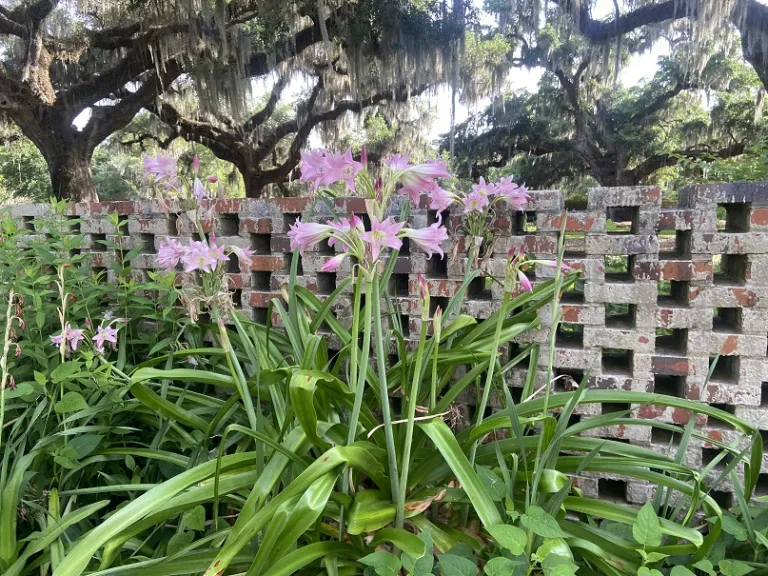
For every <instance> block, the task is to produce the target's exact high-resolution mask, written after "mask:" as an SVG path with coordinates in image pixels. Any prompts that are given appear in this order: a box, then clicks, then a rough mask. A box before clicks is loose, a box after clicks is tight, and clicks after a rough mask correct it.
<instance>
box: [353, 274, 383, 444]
mask: <svg viewBox="0 0 768 576" xmlns="http://www.w3.org/2000/svg"><path fill="white" fill-rule="evenodd" d="M358 274H360V278H359V279H358V282H360V280H361V279H362V272H358ZM374 284H376V282H375V280H374V279H373V278H370V277H368V278H366V281H365V295H366V298H365V311H364V312H363V318H364V321H365V323H364V324H363V351H362V353H361V354H360V363H359V365H358V366H357V375H356V377H357V380H356V381H355V402H354V404H353V405H352V414H351V415H350V417H349V432H348V434H347V445H349V444H352V443H353V442H354V441H355V436H356V435H357V423H358V422H359V421H360V410H361V408H362V407H363V394H364V393H365V374H366V372H367V370H368V355H369V354H368V353H369V351H370V348H371V319H372V316H373V314H372V308H373V302H372V298H371V293H372V286H373V285H374ZM355 291H356V292H357V295H356V298H357V302H356V304H357V306H358V307H359V305H360V294H359V289H358V288H356V289H355ZM357 316H358V312H357V308H355V309H354V310H353V320H352V322H353V325H352V339H351V340H350V342H349V345H350V346H352V349H353V350H355V348H357V330H359V329H360V327H359V321H358V320H357ZM355 322H357V323H358V326H357V327H355V324H354V323H355ZM356 357H357V350H355V351H354V356H351V358H350V362H351V363H352V366H351V367H350V376H353V375H354V374H355V371H354V369H355V366H354V363H355V360H356Z"/></svg>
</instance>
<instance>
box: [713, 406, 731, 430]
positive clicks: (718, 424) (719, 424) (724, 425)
mask: <svg viewBox="0 0 768 576" xmlns="http://www.w3.org/2000/svg"><path fill="white" fill-rule="evenodd" d="M710 406H711V407H712V408H717V409H718V410H722V411H723V412H727V413H728V414H736V406H731V405H730V404H710ZM707 426H709V427H710V428H717V429H719V430H733V429H734V428H733V426H732V425H731V424H729V423H728V422H725V421H723V420H720V419H719V418H715V417H713V416H707Z"/></svg>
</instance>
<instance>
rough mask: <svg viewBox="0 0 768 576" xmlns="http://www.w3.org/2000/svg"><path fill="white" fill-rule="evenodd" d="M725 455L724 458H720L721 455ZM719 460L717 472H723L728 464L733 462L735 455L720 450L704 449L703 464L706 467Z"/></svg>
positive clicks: (702, 454) (702, 453) (702, 452)
mask: <svg viewBox="0 0 768 576" xmlns="http://www.w3.org/2000/svg"><path fill="white" fill-rule="evenodd" d="M721 453H723V457H722V458H720V454H721ZM716 460H717V464H715V469H716V470H722V469H723V468H725V467H726V466H728V464H730V463H731V462H732V461H733V455H732V454H731V453H729V452H727V451H724V450H721V449H720V448H702V449H701V463H702V464H703V465H704V466H708V465H709V464H711V463H712V462H715V461H716Z"/></svg>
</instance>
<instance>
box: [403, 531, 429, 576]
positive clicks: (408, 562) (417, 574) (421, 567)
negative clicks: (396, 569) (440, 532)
mask: <svg viewBox="0 0 768 576" xmlns="http://www.w3.org/2000/svg"><path fill="white" fill-rule="evenodd" d="M417 536H418V538H419V539H420V540H421V541H422V542H424V555H423V556H420V557H419V558H414V557H413V556H411V555H410V554H406V553H405V552H403V553H402V555H401V556H400V560H402V562H403V568H405V570H406V571H407V572H408V573H409V574H413V575H414V576H425V575H427V574H431V573H432V568H434V565H435V556H434V544H433V543H432V532H431V531H430V530H429V529H427V530H422V531H421V532H419V533H418V534H417Z"/></svg>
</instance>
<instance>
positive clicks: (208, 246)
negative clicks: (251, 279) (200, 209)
mask: <svg viewBox="0 0 768 576" xmlns="http://www.w3.org/2000/svg"><path fill="white" fill-rule="evenodd" d="M230 254H235V255H236V256H237V259H238V260H239V261H240V266H241V267H242V268H243V269H244V270H250V269H251V264H252V259H253V254H254V252H253V251H252V250H251V249H249V248H240V247H239V246H219V245H218V243H217V242H216V235H215V234H211V239H210V241H209V242H203V241H202V240H190V242H189V245H187V246H184V245H183V244H182V243H181V242H179V241H178V240H176V239H175V238H168V239H166V240H163V241H162V242H161V243H160V249H159V250H158V251H157V263H158V265H159V266H160V268H162V269H163V270H166V271H168V272H170V271H172V270H175V269H176V267H177V266H178V265H179V263H181V264H182V265H183V266H184V272H194V271H196V270H199V271H200V272H208V273H213V272H216V271H217V268H218V266H219V262H228V261H229V255H230Z"/></svg>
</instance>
